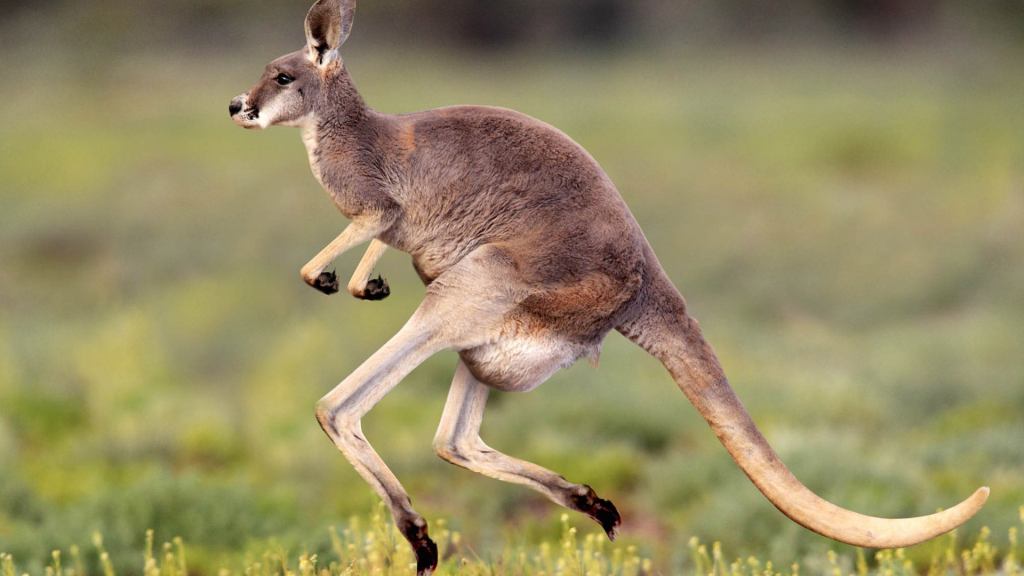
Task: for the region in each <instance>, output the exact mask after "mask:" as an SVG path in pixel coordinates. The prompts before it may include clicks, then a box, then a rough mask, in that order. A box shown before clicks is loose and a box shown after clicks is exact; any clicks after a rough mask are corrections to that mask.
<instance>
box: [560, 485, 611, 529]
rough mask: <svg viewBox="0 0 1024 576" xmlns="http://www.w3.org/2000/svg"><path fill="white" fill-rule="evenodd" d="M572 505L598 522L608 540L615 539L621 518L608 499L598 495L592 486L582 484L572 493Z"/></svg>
mask: <svg viewBox="0 0 1024 576" xmlns="http://www.w3.org/2000/svg"><path fill="white" fill-rule="evenodd" d="M572 506H573V508H575V509H577V510H579V511H580V512H583V513H584V514H586V515H587V516H590V517H591V518H593V519H594V520H595V521H596V522H597V523H598V524H600V525H601V528H604V531H605V533H606V534H608V539H609V540H612V541H614V540H615V535H616V533H615V532H616V529H617V528H618V527H619V525H620V524H621V523H622V518H621V517H620V516H619V511H618V510H616V509H615V504H612V503H611V501H610V500H605V499H603V498H600V497H598V495H597V493H596V492H594V489H593V488H591V487H590V486H587V485H586V484H584V485H583V486H581V487H580V488H579V490H578V493H577V494H573V495H572Z"/></svg>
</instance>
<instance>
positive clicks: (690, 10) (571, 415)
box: [0, 0, 1024, 574]
mask: <svg viewBox="0 0 1024 576" xmlns="http://www.w3.org/2000/svg"><path fill="white" fill-rule="evenodd" d="M361 4H362V5H361V6H360V11H359V13H358V16H357V18H356V26H355V31H354V33H353V35H352V37H351V38H350V40H349V43H348V45H346V46H345V48H344V50H343V55H344V57H345V58H346V62H347V65H348V67H349V69H350V70H351V73H352V75H353V78H354V79H355V81H356V83H357V85H358V86H359V87H360V89H361V91H362V92H363V95H364V96H365V98H366V99H367V101H368V102H369V103H370V104H371V105H372V106H374V107H375V108H377V109H379V110H381V111H385V112H392V113H398V112H408V111H415V110H420V109H426V108H431V107H436V106H441V105H448V104H459V103H479V104H494V105H500V106H506V107H511V108H516V109H518V110H521V111H523V112H526V113H528V114H531V115H533V116H536V117H539V118H541V119H543V120H545V121H547V122H550V123H552V124H554V125H556V126H558V127H560V128H561V129H563V130H564V131H565V132H567V133H568V134H569V135H571V136H572V137H574V138H575V139H576V140H577V141H579V142H580V143H581V144H583V145H584V146H585V147H586V148H588V149H589V150H590V151H591V152H592V153H593V154H594V156H595V157H596V158H597V159H598V160H599V161H600V162H601V163H602V164H603V166H604V167H605V168H606V169H607V171H608V172H609V174H610V175H611V177H612V179H613V180H614V181H615V182H616V183H617V185H618V186H619V188H620V190H621V192H622V195H623V196H624V197H625V199H626V201H627V203H628V204H629V205H630V206H631V208H632V209H633V211H634V213H635V214H636V216H637V218H638V220H639V221H640V223H641V225H642V226H643V227H644V229H645V231H646V233H647V235H648V237H649V239H650V240H651V243H652V244H653V246H654V248H655V250H656V251H657V252H658V254H659V255H660V258H661V261H662V263H663V264H664V266H665V267H666V268H667V270H668V272H669V274H670V275H671V277H672V278H673V279H674V281H675V282H676V283H677V284H678V286H679V287H680V289H681V290H682V291H683V293H684V294H686V296H687V298H688V300H689V302H690V305H691V307H692V308H693V310H694V311H695V314H696V315H697V316H698V317H699V318H700V319H701V320H702V323H703V326H704V328H705V331H706V334H707V336H708V337H709V339H710V341H711V342H712V343H713V345H714V346H715V347H716V349H717V351H718V353H719V355H720V357H721V359H722V362H723V364H724V366H725V368H726V371H727V372H728V373H729V374H730V376H731V379H732V381H733V384H734V386H735V387H736V388H737V390H738V393H739V395H740V397H741V398H743V399H744V401H745V402H746V404H747V405H748V408H749V409H750V411H751V412H752V413H753V415H754V418H755V420H756V421H757V422H758V423H759V424H760V425H761V427H762V429H763V431H764V432H765V434H766V435H767V437H768V438H769V440H770V441H771V442H772V443H773V444H774V445H775V447H776V448H777V450H778V451H779V452H780V453H781V456H782V458H783V460H785V461H786V462H787V463H788V464H789V466H790V467H791V468H792V469H793V471H794V472H795V473H796V475H797V476H798V477H800V478H801V479H802V480H803V481H804V482H805V483H807V484H808V485H809V486H810V487H811V488H812V489H814V490H816V491H817V492H818V493H820V494H822V495H823V496H825V497H827V498H830V499H832V500H833V501H835V502H837V503H839V504H842V505H844V506H847V507H850V508H853V509H856V510H858V511H861V512H865V513H872V514H876V515H882V516H901V515H916V514H922V513H928V512H932V511H934V510H935V509H937V508H938V507H940V506H949V505H952V504H953V503H955V502H957V501H959V500H960V499H961V498H963V497H966V496H967V495H968V494H969V493H970V492H971V491H972V490H973V489H975V488H976V487H978V486H980V485H984V484H987V485H990V486H991V487H992V490H993V493H992V494H993V495H992V499H991V500H990V503H989V504H988V506H987V507H986V508H985V509H984V511H983V512H982V513H981V514H980V515H979V517H978V518H977V519H976V520H975V521H974V522H972V524H971V525H970V528H969V530H968V532H970V531H976V530H977V529H978V528H979V527H980V526H981V525H982V524H987V525H989V526H991V527H992V528H993V530H997V531H999V532H997V533H1004V531H1005V527H1006V526H1009V525H1010V524H1012V523H1014V522H1015V521H1016V509H1017V506H1018V505H1020V504H1024V415H1022V411H1024V360H1022V359H1024V329H1022V326H1024V138H1022V134H1024V100H1022V98H1024V74H1022V73H1021V71H1022V69H1024V68H1022V62H1024V3H1022V2H1019V1H1017V0H991V1H985V2H958V1H954V0H828V1H825V0H816V1H811V0H799V1H791V2H785V3H782V2H770V1H765V0H716V1H711V0H687V1H678V0H518V1H514V0H448V1H444V2H442V1H440V0H362V2H361ZM307 8H308V4H307V2H304V1H300V0H291V1H287V2H285V1H282V0H275V1H264V2H258V3H257V2H243V1H242V0H202V1H199V2H182V1H169V2H156V1H155V0H144V1H140V0H97V1H93V2H87V3H83V2H70V1H58V0H46V1H42V0H41V1H38V2H32V3H25V2H12V1H9V0H4V1H0V14H2V16H0V61H2V62H3V63H4V64H5V65H4V67H3V71H4V82H3V89H2V90H0V95H2V96H0V97H2V104H0V126H2V128H0V550H3V551H8V552H13V553H15V554H16V556H17V557H18V558H19V559H20V562H21V565H22V566H23V567H28V568H33V567H34V568H38V567H39V566H41V565H42V563H43V562H45V561H46V560H47V555H48V553H49V551H50V550H51V549H54V548H58V547H66V546H68V545H69V544H72V543H80V544H87V543H88V542H89V540H90V537H91V534H92V533H93V532H94V531H101V532H102V533H103V534H104V535H105V538H106V545H107V547H108V549H110V550H111V552H112V554H113V555H114V557H115V559H116V560H117V561H118V562H129V563H131V564H130V565H131V566H134V565H135V563H136V557H135V554H136V552H137V551H138V550H139V549H140V548H141V545H142V541H143V539H144V531H145V530H146V529H147V528H154V529H155V530H156V531H157V538H161V539H169V538H171V537H173V536H176V535H180V536H182V537H184V538H185V539H186V540H187V541H188V542H189V543H190V544H191V553H190V561H191V563H192V565H193V569H194V570H195V571H196V572H197V573H201V574H210V573H216V571H217V568H218V567H220V566H222V565H225V564H228V563H232V562H236V561H238V559H239V558H241V557H244V556H245V555H246V554H247V552H248V553H251V551H253V550H257V549H258V547H260V546H264V545H266V543H267V542H275V543H277V544H278V545H280V546H283V547H286V548H290V549H292V550H297V549H306V550H313V551H315V550H319V549H323V548H324V547H326V546H327V545H328V538H327V532H326V529H325V528H326V527H327V526H328V525H330V524H333V523H337V522H340V521H343V520H344V519H346V518H347V517H348V516H350V515H352V514H363V513H366V512H367V511H370V510H373V509H374V506H375V502H376V499H375V496H374V495H373V494H372V493H371V491H370V490H369V488H368V487H367V486H366V485H365V484H364V483H363V482H362V480H361V479H360V478H359V477H358V476H357V475H356V473H355V472H354V471H352V469H351V467H350V466H349V465H348V464H347V462H346V461H345V460H344V458H343V457H342V456H341V455H340V454H339V453H338V452H337V451H336V450H335V449H334V447H333V446H332V445H331V444H330V443H329V441H328V440H327V439H326V438H325V437H324V436H323V434H322V433H321V431H320V430H319V428H318V426H317V424H316V422H315V421H314V419H313V406H314V403H315V402H316V400H317V399H318V398H320V396H321V395H323V394H324V393H325V392H326V391H328V390H329V389H330V388H331V387H333V386H334V385H335V384H336V383H337V382H339V381H340V380H341V379H342V378H343V377H344V376H345V375H347V374H348V373H349V372H350V371H352V370H353V369H354V368H355V367H356V366H357V365H358V364H359V363H360V362H361V361H362V360H363V359H365V358H366V357H367V356H369V354H370V353H371V352H372V351H373V350H375V349H376V348H377V347H378V346H379V345H381V344H382V343H383V342H384V341H385V340H386V339H387V338H388V337H389V336H390V335H391V334H393V333H394V332H395V331H396V330H397V329H398V328H399V327H400V326H401V324H402V323H403V322H404V320H405V319H406V318H407V317H408V315H409V314H410V313H411V311H412V310H413V309H414V307H415V306H416V304H417V303H418V301H419V299H420V298H421V297H422V294H423V288H422V286H421V285H420V283H419V281H418V280H417V279H416V277H415V274H413V273H412V270H411V266H410V265H409V261H408V257H407V256H405V255H403V254H399V253H389V254H388V255H387V256H386V257H385V258H384V260H383V262H382V263H381V265H380V267H379V271H380V272H382V273H383V274H384V275H385V276H387V277H388V278H389V280H390V283H391V286H392V291H393V295H392V296H391V298H390V299H388V300H386V301H384V302H381V303H365V302H359V301H356V300H354V299H351V298H349V297H347V296H345V295H338V296H334V297H332V298H326V297H323V296H322V295H320V294H318V293H316V292H314V291H312V290H310V289H309V288H308V287H306V286H305V285H304V284H303V283H302V282H301V281H300V279H299V276H298V269H299V267H300V266H301V265H302V264H303V263H305V262H306V260H307V259H308V258H309V257H311V256H312V255H313V254H315V253H316V252H317V251H318V250H319V249H320V248H321V247H322V246H323V245H324V244H326V243H327V242H328V241H329V240H331V239H332V238H334V236H335V235H336V234H337V233H338V232H339V231H340V230H341V229H342V227H343V226H344V225H345V224H346V222H345V221H344V219H343V218H342V217H341V216H340V215H339V214H338V213H337V212H336V211H335V210H334V209H333V207H332V206H331V204H330V202H329V201H328V199H327V197H326V195H325V193H324V192H323V191H322V190H321V189H320V188H319V187H318V186H317V184H316V183H315V181H314V179H313V178H312V176H311V174H310V171H309V168H308V164H307V160H306V154H305V151H304V149H303V147H302V145H301V143H300V140H299V137H298V134H297V132H295V131H294V130H290V129H283V128H282V129H274V130H270V131H268V132H265V133H253V132H246V131H243V130H240V129H238V128H236V127H235V126H234V125H233V124H232V123H231V122H230V121H229V119H228V116H227V104H228V101H229V99H230V98H231V97H232V96H234V95H236V94H238V93H240V92H242V91H244V90H246V89H247V88H248V87H249V85H250V84H251V83H252V82H253V81H255V79H256V78H257V76H258V75H259V73H260V72H261V70H262V68H263V65H264V64H265V63H266V62H267V61H269V60H271V59H273V58H274V57H276V56H278V55H280V54H282V53H284V52H286V51H290V50H294V49H297V48H298V47H300V46H301V45H302V42H303V34H302V21H303V17H304V15H305V12H306V10H307ZM357 252H358V251H354V252H353V253H352V254H351V255H348V256H346V257H344V258H343V259H342V260H340V261H339V262H338V270H339V273H340V275H342V276H345V275H346V274H347V273H348V272H349V271H350V270H351V269H352V268H353V267H354V266H355V263H356V261H357V260H358V258H359V254H358V253H357ZM455 362H456V357H455V355H454V354H452V353H446V354H442V355H440V356H438V357H436V358H434V359H432V360H431V361H429V362H427V363H426V364H425V365H424V366H422V367H421V368H420V369H418V370H416V371H415V372H414V373H413V374H412V375H411V376H410V377H409V378H408V379H407V380H406V381H405V382H404V383H403V384H402V385H401V386H400V387H399V388H398V389H396V391H395V392H394V393H392V394H391V395H390V396H389V397H388V398H386V399H385V400H384V401H383V402H382V403H381V404H380V406H379V407H378V408H377V409H375V410H374V411H373V412H372V413H371V415H370V416H369V417H368V418H367V420H366V421H365V422H364V429H365V430H366V433H367V435H368V438H369V439H370V440H371V442H373V443H374V445H375V446H376V447H377V449H378V450H379V451H380V452H381V454H382V455H383V457H384V459H385V460H386V461H387V462H388V463H389V464H390V465H391V467H392V468H393V469H394V471H395V472H396V474H397V475H398V476H399V477H400V478H401V479H402V480H403V481H404V483H405V485H406V487H407V488H408V489H409V491H410V493H411V494H412V496H413V500H414V502H415V504H416V506H417V508H418V509H419V510H420V511H421V512H423V513H424V514H425V515H426V516H427V517H428V518H430V519H437V518H446V519H447V520H448V522H449V525H451V526H452V527H454V528H457V529H459V530H461V531H462V532H463V533H464V535H465V536H464V538H465V545H466V546H467V547H469V548H470V549H471V550H473V551H475V552H476V553H478V554H480V555H481V556H484V557H486V555H487V554H488V553H490V552H491V551H493V550H496V549H500V548H502V547H503V546H505V545H506V544H507V543H513V544H515V543H523V542H531V541H534V540H536V539H539V538H548V537H551V536H552V535H557V534H558V531H559V526H558V520H557V518H558V516H559V515H560V514H561V510H560V509H557V508H555V507H554V506H553V505H551V504H549V503H547V501H545V500H543V499H542V498H541V497H540V496H538V495H536V494H534V493H533V492H530V491H528V490H526V489H522V488H518V487H514V486H507V485H504V484H500V483H498V482H495V481H492V480H489V479H485V478H483V477H480V476H476V475H474V474H472V473H469V472H466V471H463V470H461V469H457V468H455V467H452V466H450V465H448V464H445V463H443V462H441V461H440V460H438V459H437V458H436V457H435V456H434V455H433V453H432V451H431V448H430V441H431V437H432V435H433V432H434V428H435V426H436V423H437V420H438V418H439V417H440V414H441V408H442V406H443V402H444V398H445V395H446V391H447V386H448V383H449V381H450V378H451V374H452V372H453V369H454V366H455ZM492 398H493V400H492V402H491V406H490V409H489V411H488V414H487V417H486V419H485V422H484V437H485V439H486V440H487V441H488V442H489V443H490V444H492V445H493V446H495V447H498V448H500V449H502V450H504V451H507V452H508V453H510V454H513V455H516V456H520V457H523V458H526V459H529V460H533V461H536V462H538V463H540V464H543V465H546V466H548V467H550V468H552V469H555V470H557V471H559V472H561V473H563V474H565V475H566V476H567V477H568V478H570V479H572V480H575V481H579V482H586V483H589V484H591V485H593V486H594V487H595V488H596V489H597V490H598V492H599V493H601V494H602V495H604V496H606V497H608V498H610V499H612V500H614V501H615V503H616V504H617V505H618V506H619V509H620V511H622V512H623V516H624V518H625V525H624V529H623V537H624V539H625V540H626V541H627V542H628V543H633V544H637V545H638V546H639V547H640V548H641V550H642V551H643V553H644V554H649V555H651V556H652V557H653V558H654V559H655V565H656V566H657V567H658V569H659V570H662V571H665V572H673V571H676V570H677V569H679V567H681V566H683V565H684V563H685V562H687V559H686V554H687V548H686V542H687V540H688V539H689V538H690V537H691V536H693V535H698V536H700V537H702V538H703V539H705V540H721V541H723V543H724V544H725V545H726V546H727V547H728V548H729V549H730V550H732V551H733V552H735V553H737V554H747V553H758V554H761V555H763V556H769V557H772V558H778V559H782V560H784V561H789V560H792V559H798V558H802V557H804V556H805V555H808V554H812V553H818V552H820V550H822V549H823V548H827V547H829V546H832V544H831V543H830V542H828V541H826V540H824V539H823V538H820V537H818V536H815V535H813V534H811V533H809V532H807V531H805V530H803V529H800V528H799V527H797V526H796V525H794V524H792V523H791V522H789V521H788V520H787V519H786V518H785V517H783V516H782V515H781V514H779V513H778V512H777V511H776V510H775V509H774V508H772V507H771V505H770V504H768V503H767V501H765V500H764V499H763V498H762V497H761V496H760V494H759V493H758V492H757V491H756V490H755V489H754V487H753V486H752V485H751V484H750V482H749V481H748V480H747V479H746V477H744V476H743V474H742V473H741V472H740V471H739V470H738V469H737V468H736V467H735V465H734V464H733V463H732V461H731V460H730V459H729V457H728V455H727V454H726V452H725V451H724V450H723V449H722V448H721V446H720V445H719V444H718V443H717V441H716V440H715V439H714V437H713V435H712V434H711V433H710V432H709V430H708V429H707V427H706V425H705V424H704V422H703V421H702V420H701V419H700V418H699V417H698V416H697V415H696V412H695V411H694V410H693V409H692V407H691V406H690V405H689V404H688V403H687V402H686V400H685V399H684V397H683V396H682V394H680V393H679V391H678V390H677V389H676V387H675V385H674V384H673V383H672V381H671V380H670V379H669V377H668V375H667V374H666V373H665V372H664V370H663V369H662V368H661V366H660V365H658V364H657V363H656V362H655V361H654V360H653V359H651V358H649V357H647V356H646V355H645V354H644V353H643V352H641V351H640V350H639V349H636V348H634V347H632V346H631V345H630V344H629V343H628V342H626V341H625V340H624V339H623V338H621V337H620V336H619V335H617V334H612V335H611V336H610V337H609V338H608V341H607V343H606V348H605V351H604V354H603V356H602V361H601V367H600V369H598V370H595V369H593V368H591V367H590V366H589V365H587V364H586V363H583V364H581V365H580V366H576V367H574V368H572V369H570V370H567V371H565V372H563V373H560V374H558V375H556V376H555V377H554V378H553V379H552V380H551V381H550V382H549V383H547V384H546V385H545V386H543V387H541V388H540V389H538V390H536V391H534V392H532V393H530V394H528V395H507V394H497V395H494V396H492ZM574 521H576V522H577V523H578V524H580V525H586V521H585V519H583V518H575V519H574ZM587 527H588V528H589V525H587ZM928 550H929V548H928V545H925V546H923V547H922V548H921V549H919V550H918V551H915V552H912V554H917V555H918V556H921V557H927V554H928ZM810 562H811V564H810V566H809V569H810V570H814V567H815V566H814V564H813V562H814V561H810Z"/></svg>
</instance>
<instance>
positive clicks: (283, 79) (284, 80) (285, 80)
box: [274, 72, 295, 86]
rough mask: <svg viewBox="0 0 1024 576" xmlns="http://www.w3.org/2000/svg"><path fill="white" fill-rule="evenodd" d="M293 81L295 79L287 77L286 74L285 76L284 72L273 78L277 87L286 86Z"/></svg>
mask: <svg viewBox="0 0 1024 576" xmlns="http://www.w3.org/2000/svg"><path fill="white" fill-rule="evenodd" d="M294 81H295V78H293V77H291V76H289V75H288V74H285V73H284V72H281V73H280V74H278V75H277V77H276V78H274V82H277V83H278V85H280V86H287V85H289V84H291V83H292V82H294Z"/></svg>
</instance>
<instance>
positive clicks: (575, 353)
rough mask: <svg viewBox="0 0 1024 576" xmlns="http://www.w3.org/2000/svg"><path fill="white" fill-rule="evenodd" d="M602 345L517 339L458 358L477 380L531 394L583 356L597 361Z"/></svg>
mask: <svg viewBox="0 0 1024 576" xmlns="http://www.w3.org/2000/svg"><path fill="white" fill-rule="evenodd" d="M599 352H600V343H598V344H594V345H582V344H575V343H571V342H567V341H565V340H562V339H558V338H544V337H528V336H516V337H514V338H510V339H503V340H499V341H497V342H494V343H490V344H484V345H482V346H477V347H476V348H470V349H468V350H462V351H460V352H459V356H460V357H461V358H462V361H463V362H465V363H466V366H467V367H468V368H469V371H470V372H472V373H473V376H475V377H476V379H477V380H479V381H480V382H483V383H484V384H487V385H488V386H491V387H492V388H496V389H498V390H502V391H505V392H529V391H530V390H533V389H534V388H536V387H537V386H540V385H541V384H543V383H544V381H545V380H547V379H548V378H549V377H550V376H551V375H552V374H554V373H555V372H557V371H558V370H561V369H562V368H566V367H568V366H570V365H572V364H573V363H574V362H575V361H576V360H578V359H579V358H581V357H584V356H588V357H590V358H592V359H594V360H595V361H596V359H597V356H598V354H599Z"/></svg>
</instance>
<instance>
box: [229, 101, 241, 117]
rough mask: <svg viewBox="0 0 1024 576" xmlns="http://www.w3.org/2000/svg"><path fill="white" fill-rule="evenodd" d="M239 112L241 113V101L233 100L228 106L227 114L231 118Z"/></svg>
mask: <svg viewBox="0 0 1024 576" xmlns="http://www.w3.org/2000/svg"><path fill="white" fill-rule="evenodd" d="M241 111H242V100H241V99H239V98H235V99H234V100H232V101H231V104H228V112H229V113H230V114H231V115H232V116H234V115H235V114H238V113H239V112H241Z"/></svg>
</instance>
